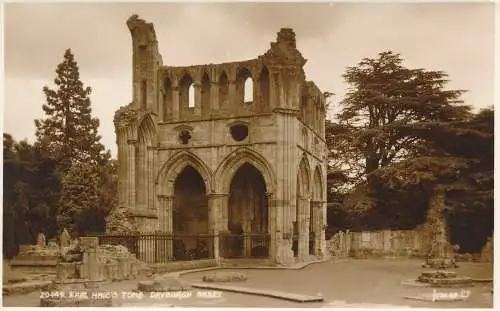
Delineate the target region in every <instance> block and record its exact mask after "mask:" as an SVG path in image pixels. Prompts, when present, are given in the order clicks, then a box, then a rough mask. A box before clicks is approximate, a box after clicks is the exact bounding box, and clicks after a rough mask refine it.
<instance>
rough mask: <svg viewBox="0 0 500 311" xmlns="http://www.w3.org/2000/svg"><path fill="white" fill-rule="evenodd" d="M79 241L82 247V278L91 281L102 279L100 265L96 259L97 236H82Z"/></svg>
mask: <svg viewBox="0 0 500 311" xmlns="http://www.w3.org/2000/svg"><path fill="white" fill-rule="evenodd" d="M80 242H81V244H82V247H83V249H84V255H83V263H82V276H81V277H82V278H84V279H88V280H91V281H101V280H102V279H103V277H102V275H101V273H100V271H101V269H100V265H99V263H98V261H97V253H96V251H97V246H98V245H99V238H96V237H82V238H80Z"/></svg>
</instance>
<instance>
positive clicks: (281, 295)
mask: <svg viewBox="0 0 500 311" xmlns="http://www.w3.org/2000/svg"><path fill="white" fill-rule="evenodd" d="M191 286H192V287H194V288H200V289H210V290H220V291H226V292H233V293H241V294H249V295H258V296H265V297H271V298H278V299H283V300H289V301H295V302H322V301H323V300H324V299H323V297H322V296H309V295H302V294H294V293H287V292H281V291H275V290H267V289H256V288H246V287H240V286H230V285H219V284H217V285H216V284H210V285H208V284H200V283H194V284H191Z"/></svg>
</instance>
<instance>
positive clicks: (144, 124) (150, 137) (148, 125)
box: [134, 114, 157, 147]
mask: <svg viewBox="0 0 500 311" xmlns="http://www.w3.org/2000/svg"><path fill="white" fill-rule="evenodd" d="M136 124H137V126H136V127H135V128H136V131H135V133H134V137H135V139H137V140H141V139H143V140H144V141H146V142H147V146H149V147H151V146H155V145H156V142H157V140H156V133H157V132H156V124H155V122H154V121H153V118H152V117H151V115H150V114H145V115H144V116H142V118H139V119H138V120H137V123H136Z"/></svg>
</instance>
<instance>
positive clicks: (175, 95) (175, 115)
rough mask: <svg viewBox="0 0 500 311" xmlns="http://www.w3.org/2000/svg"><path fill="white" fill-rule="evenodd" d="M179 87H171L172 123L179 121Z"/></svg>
mask: <svg viewBox="0 0 500 311" xmlns="http://www.w3.org/2000/svg"><path fill="white" fill-rule="evenodd" d="M179 93H180V92H179V86H172V121H178V120H180V110H181V107H180V101H179V100H180V97H179V96H180V94H179Z"/></svg>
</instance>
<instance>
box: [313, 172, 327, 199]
mask: <svg viewBox="0 0 500 311" xmlns="http://www.w3.org/2000/svg"><path fill="white" fill-rule="evenodd" d="M323 188H324V186H323V174H322V172H321V166H319V165H316V168H315V169H314V176H313V188H312V193H311V194H312V199H313V200H314V201H323V193H324V189H323Z"/></svg>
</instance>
